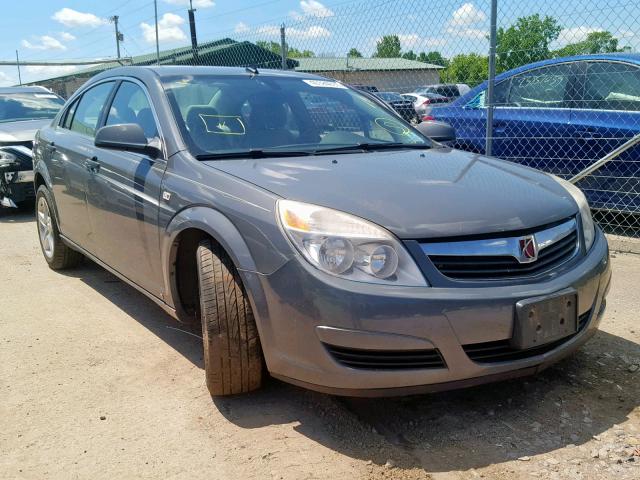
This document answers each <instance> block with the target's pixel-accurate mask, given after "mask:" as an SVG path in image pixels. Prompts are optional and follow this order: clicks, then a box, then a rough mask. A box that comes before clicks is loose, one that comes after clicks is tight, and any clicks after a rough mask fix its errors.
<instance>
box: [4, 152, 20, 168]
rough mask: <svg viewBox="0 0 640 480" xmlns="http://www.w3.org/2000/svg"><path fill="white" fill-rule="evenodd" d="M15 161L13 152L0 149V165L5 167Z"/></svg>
mask: <svg viewBox="0 0 640 480" xmlns="http://www.w3.org/2000/svg"><path fill="white" fill-rule="evenodd" d="M16 162H17V159H16V156H15V155H14V154H13V153H9V152H3V151H2V150H0V167H6V166H7V165H11V164H13V163H16Z"/></svg>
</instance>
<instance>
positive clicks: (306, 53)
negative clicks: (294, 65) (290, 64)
mask: <svg viewBox="0 0 640 480" xmlns="http://www.w3.org/2000/svg"><path fill="white" fill-rule="evenodd" d="M315 56H316V54H315V53H313V52H312V51H311V50H298V49H297V48H295V47H291V48H288V49H287V57H289V58H311V57H315Z"/></svg>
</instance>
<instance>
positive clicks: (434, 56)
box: [418, 51, 449, 67]
mask: <svg viewBox="0 0 640 480" xmlns="http://www.w3.org/2000/svg"><path fill="white" fill-rule="evenodd" d="M418 61H419V62H424V63H431V64H433V65H440V66H441V67H446V66H447V65H449V60H447V59H446V58H444V57H443V56H442V54H441V53H440V52H435V51H434V52H429V53H425V52H420V55H418Z"/></svg>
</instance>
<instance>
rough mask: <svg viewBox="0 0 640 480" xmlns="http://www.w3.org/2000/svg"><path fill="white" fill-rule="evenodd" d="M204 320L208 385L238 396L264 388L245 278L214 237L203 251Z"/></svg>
mask: <svg viewBox="0 0 640 480" xmlns="http://www.w3.org/2000/svg"><path fill="white" fill-rule="evenodd" d="M196 255H197V258H196V260H197V264H198V283H199V292H200V317H201V320H202V337H203V343H204V363H205V373H206V377H207V387H208V388H209V392H211V394H212V395H233V394H236V393H246V392H250V391H252V390H255V389H257V388H259V387H260V385H261V384H262V375H263V368H262V348H261V346H260V339H259V337H258V329H257V327H256V322H255V318H254V316H253V311H252V310H251V305H250V304H249V300H248V298H247V294H246V292H245V290H244V287H243V285H242V281H241V279H240V275H239V274H238V271H237V269H236V268H235V266H234V265H233V262H232V261H231V259H230V258H229V256H228V255H227V254H226V252H224V250H222V248H221V247H220V246H219V245H218V244H217V243H215V242H213V241H212V240H210V239H206V240H202V241H201V242H200V244H199V245H198V250H197V253H196Z"/></svg>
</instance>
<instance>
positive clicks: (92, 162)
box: [84, 157, 100, 173]
mask: <svg viewBox="0 0 640 480" xmlns="http://www.w3.org/2000/svg"><path fill="white" fill-rule="evenodd" d="M84 166H85V168H86V169H87V170H88V171H89V172H91V173H98V172H99V171H100V162H99V161H98V157H91V158H90V159H88V160H85V162H84Z"/></svg>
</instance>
